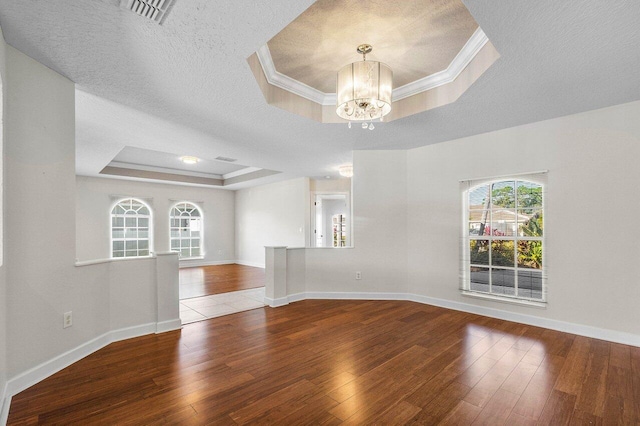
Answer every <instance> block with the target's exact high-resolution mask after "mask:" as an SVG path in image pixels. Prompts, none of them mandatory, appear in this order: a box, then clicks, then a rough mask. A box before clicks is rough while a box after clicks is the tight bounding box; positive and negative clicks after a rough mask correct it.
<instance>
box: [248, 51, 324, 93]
mask: <svg viewBox="0 0 640 426" xmlns="http://www.w3.org/2000/svg"><path fill="white" fill-rule="evenodd" d="M256 54H257V55H258V60H259V61H260V65H262V71H263V72H264V76H265V78H266V79H267V81H268V82H269V84H271V85H272V86H276V87H279V88H281V89H284V90H286V91H288V92H291V93H295V94H296V95H298V96H302V97H303V98H305V99H308V100H310V101H312V102H315V103H317V104H320V105H335V104H336V94H335V93H324V92H321V91H320V90H318V89H314V88H313V87H311V86H308V85H306V84H304V83H302V82H300V81H298V80H295V79H293V78H291V77H289V76H287V75H284V74H281V73H280V72H278V71H277V70H276V66H275V65H274V64H273V58H272V57H271V51H269V46H268V45H266V44H265V45H264V46H262V47H261V48H260V49H258V51H257V52H256Z"/></svg>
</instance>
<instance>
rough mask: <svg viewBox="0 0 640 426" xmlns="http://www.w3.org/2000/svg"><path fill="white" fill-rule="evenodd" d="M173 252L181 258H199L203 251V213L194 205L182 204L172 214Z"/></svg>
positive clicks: (174, 208)
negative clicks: (177, 253)
mask: <svg viewBox="0 0 640 426" xmlns="http://www.w3.org/2000/svg"><path fill="white" fill-rule="evenodd" d="M170 226H171V230H170V232H171V251H177V252H179V253H180V258H182V259H186V258H190V257H199V256H202V255H203V250H202V212H200V209H199V208H198V207H197V206H196V205H195V204H192V203H188V202H181V203H178V204H176V205H175V206H173V208H172V209H171V214H170Z"/></svg>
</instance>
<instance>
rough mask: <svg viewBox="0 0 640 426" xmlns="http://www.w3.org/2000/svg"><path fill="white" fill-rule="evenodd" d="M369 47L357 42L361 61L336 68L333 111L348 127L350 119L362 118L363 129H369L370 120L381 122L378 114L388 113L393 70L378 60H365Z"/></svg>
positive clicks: (371, 126)
mask: <svg viewBox="0 0 640 426" xmlns="http://www.w3.org/2000/svg"><path fill="white" fill-rule="evenodd" d="M372 50H373V47H372V46H371V45H369V44H361V45H360V46H358V48H357V52H358V53H360V54H361V55H362V62H354V63H352V64H349V65H347V66H345V67H342V69H341V70H340V71H338V78H337V88H336V93H337V100H338V102H337V108H336V113H337V114H338V116H340V117H341V118H344V119H345V120H349V127H351V121H362V122H363V123H362V128H363V129H366V128H369V129H370V130H373V129H374V127H373V120H377V119H380V121H382V117H384V116H385V115H387V114H389V113H390V112H391V91H392V90H393V71H391V68H389V67H388V66H387V65H385V64H383V63H382V62H376V61H367V54H368V53H371V51H372ZM366 121H369V125H367V123H366Z"/></svg>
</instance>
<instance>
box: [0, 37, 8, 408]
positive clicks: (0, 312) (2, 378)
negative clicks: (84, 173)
mask: <svg viewBox="0 0 640 426" xmlns="http://www.w3.org/2000/svg"><path fill="white" fill-rule="evenodd" d="M5 51H6V44H5V42H4V37H3V35H2V28H0V203H1V204H2V207H1V208H0V234H1V235H0V238H2V241H0V413H2V412H3V407H2V405H3V403H4V393H5V386H6V383H7V333H6V332H7V317H6V315H7V282H6V276H5V275H6V267H5V261H4V229H5V228H4V217H5V211H6V203H5V202H4V161H3V157H4V155H3V145H4V133H5V126H4V122H5V114H4V111H6V108H5V102H6V90H5V89H6V85H5V84H4V82H5V80H6V72H5V56H6V52H5ZM0 421H1V417H0Z"/></svg>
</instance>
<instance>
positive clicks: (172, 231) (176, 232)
mask: <svg viewBox="0 0 640 426" xmlns="http://www.w3.org/2000/svg"><path fill="white" fill-rule="evenodd" d="M179 236H180V231H178V230H177V229H172V230H171V238H177V237H179Z"/></svg>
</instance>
